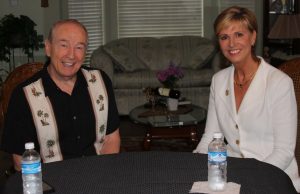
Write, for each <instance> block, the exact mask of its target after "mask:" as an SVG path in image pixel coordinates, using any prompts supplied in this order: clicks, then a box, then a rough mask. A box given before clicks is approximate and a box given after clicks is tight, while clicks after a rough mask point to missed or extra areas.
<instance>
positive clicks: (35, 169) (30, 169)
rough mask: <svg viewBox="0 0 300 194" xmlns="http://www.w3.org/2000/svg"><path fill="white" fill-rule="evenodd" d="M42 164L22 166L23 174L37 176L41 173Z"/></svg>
mask: <svg viewBox="0 0 300 194" xmlns="http://www.w3.org/2000/svg"><path fill="white" fill-rule="evenodd" d="M41 170H42V169H41V162H36V163H31V164H24V163H23V164H22V173H23V174H36V173H39V172H41Z"/></svg>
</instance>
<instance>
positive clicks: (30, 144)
mask: <svg viewBox="0 0 300 194" xmlns="http://www.w3.org/2000/svg"><path fill="white" fill-rule="evenodd" d="M25 149H26V150H29V149H34V143H33V142H28V143H25Z"/></svg>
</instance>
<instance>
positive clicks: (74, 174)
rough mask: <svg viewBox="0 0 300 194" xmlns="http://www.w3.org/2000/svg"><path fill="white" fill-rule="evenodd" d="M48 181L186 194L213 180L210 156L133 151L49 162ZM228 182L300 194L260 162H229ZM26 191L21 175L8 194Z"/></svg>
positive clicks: (248, 189) (64, 188)
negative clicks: (196, 185) (209, 173)
mask: <svg viewBox="0 0 300 194" xmlns="http://www.w3.org/2000/svg"><path fill="white" fill-rule="evenodd" d="M42 171H43V180H45V181H46V182H48V183H49V184H50V185H52V186H53V187H54V188H55V190H56V192H55V193H56V194H77V193H78V194H93V193H101V194H103V193H109V194H120V193H122V194H135V193H140V194H171V193H172V194H174V193H175V194H182V193H189V190H190V189H191V187H192V184H193V182H197V181H207V155H204V154H193V153H188V152H162V151H161V152H127V153H125V152H124V153H120V154H113V155H103V156H91V157H85V158H79V159H70V160H65V161H62V162H53V163H48V164H43V166H42ZM227 171H228V172H227V174H228V175H227V179H228V182H235V183H238V184H241V191H240V193H242V194H244V193H249V194H250V193H251V194H255V193H257V194H258V193H265V194H276V193H280V194H288V193H296V191H295V189H294V187H293V184H292V182H291V180H290V178H289V177H288V176H287V175H286V174H285V172H284V171H282V170H280V169H279V168H277V167H274V166H272V165H270V164H267V163H263V162H260V161H257V160H255V159H241V158H228V167H227ZM8 193H13V194H18V193H20V194H21V193H22V181H21V174H20V173H16V174H14V175H13V176H11V177H10V178H9V180H8V181H7V184H6V191H5V192H4V194H8Z"/></svg>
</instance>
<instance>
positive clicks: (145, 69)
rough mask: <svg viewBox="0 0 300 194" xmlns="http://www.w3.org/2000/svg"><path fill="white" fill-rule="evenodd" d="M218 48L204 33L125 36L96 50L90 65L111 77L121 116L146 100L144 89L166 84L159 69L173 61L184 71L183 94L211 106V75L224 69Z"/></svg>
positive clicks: (181, 88)
mask: <svg viewBox="0 0 300 194" xmlns="http://www.w3.org/2000/svg"><path fill="white" fill-rule="evenodd" d="M216 50H217V49H216V48H215V45H214V43H213V41H211V40H209V39H206V38H203V37H200V36H172V37H164V38H152V37H134V38H121V39H118V40H113V41H111V42H108V43H107V44H105V45H102V46H100V47H99V48H98V49H96V50H95V51H94V52H93V53H92V56H91V64H90V65H91V66H92V67H96V68H100V69H102V70H104V71H105V72H106V73H107V74H108V75H109V77H110V78H111V80H112V83H113V88H114V91H115V97H116V102H117V106H118V110H119V113H120V114H121V115H127V114H128V113H129V112H130V111H131V110H132V109H133V108H134V107H136V106H138V105H142V104H144V103H145V102H146V98H145V95H144V94H143V91H142V90H143V88H145V87H148V86H150V87H158V86H162V85H161V83H160V82H159V81H158V80H157V78H156V72H157V71H158V70H162V69H165V68H166V67H167V66H168V65H169V64H170V62H171V61H172V63H174V64H176V65H179V66H181V67H182V69H183V72H184V78H183V79H181V80H179V82H178V83H177V85H178V89H179V90H180V91H181V96H182V97H185V98H187V99H188V100H190V101H191V102H192V103H194V104H196V105H199V106H201V107H204V108H207V106H208V97H209V86H210V83H211V78H212V75H213V74H214V73H215V72H216V71H218V70H219V69H220V57H219V52H217V51H216Z"/></svg>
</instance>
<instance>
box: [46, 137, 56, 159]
mask: <svg viewBox="0 0 300 194" xmlns="http://www.w3.org/2000/svg"><path fill="white" fill-rule="evenodd" d="M54 145H55V141H54V140H53V139H49V140H47V148H48V151H49V155H48V156H46V157H48V158H53V157H54V151H53V146H54Z"/></svg>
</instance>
